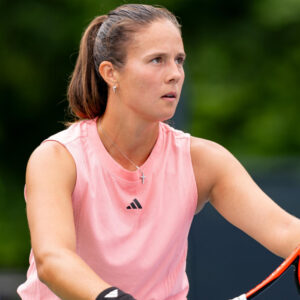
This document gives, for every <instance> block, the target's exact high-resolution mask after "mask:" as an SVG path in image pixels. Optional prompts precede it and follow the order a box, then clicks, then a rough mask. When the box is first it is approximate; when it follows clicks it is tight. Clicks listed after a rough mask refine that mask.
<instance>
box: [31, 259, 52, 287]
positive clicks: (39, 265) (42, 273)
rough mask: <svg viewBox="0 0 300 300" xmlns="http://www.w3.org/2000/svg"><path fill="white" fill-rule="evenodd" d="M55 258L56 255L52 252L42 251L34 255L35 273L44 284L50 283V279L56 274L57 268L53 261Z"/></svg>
mask: <svg viewBox="0 0 300 300" xmlns="http://www.w3.org/2000/svg"><path fill="white" fill-rule="evenodd" d="M56 260H57V255H55V254H54V253H43V254H40V255H38V256H35V263H36V269H37V275H38V278H39V280H40V281H41V282H42V283H44V284H46V285H47V286H49V285H51V279H53V278H54V277H53V276H55V273H56V274H57V269H56V267H55V261H56Z"/></svg>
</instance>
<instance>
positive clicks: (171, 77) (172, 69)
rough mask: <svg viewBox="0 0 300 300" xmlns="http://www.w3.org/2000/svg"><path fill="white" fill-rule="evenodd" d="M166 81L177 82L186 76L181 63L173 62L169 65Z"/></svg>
mask: <svg viewBox="0 0 300 300" xmlns="http://www.w3.org/2000/svg"><path fill="white" fill-rule="evenodd" d="M166 74H167V75H166V82H167V83H169V82H174V83H177V82H178V81H179V80H180V79H182V78H183V77H184V70H183V68H182V66H181V65H178V64H176V63H175V62H171V63H170V64H169V65H168V67H167V72H166Z"/></svg>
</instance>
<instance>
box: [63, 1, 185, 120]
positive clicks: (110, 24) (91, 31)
mask: <svg viewBox="0 0 300 300" xmlns="http://www.w3.org/2000/svg"><path fill="white" fill-rule="evenodd" d="M159 19H167V20H169V21H171V22H172V23H173V24H174V25H175V26H176V27H177V28H178V29H179V30H180V25H179V23H178V21H177V19H176V17H175V16H174V15H173V14H172V13H171V12H170V11H168V10H167V9H166V8H163V7H157V6H151V5H144V4H125V5H121V6H119V7H117V8H116V9H114V10H112V11H110V12H109V13H108V14H107V15H103V16H98V17H96V18H95V19H94V20H92V22H91V23H90V24H89V26H88V27H87V28H86V30H85V32H84V34H83V36H82V38H81V42H80V48H79V54H78V58H77V61H76V65H75V69H74V72H73V74H72V76H71V80H70V84H69V87H68V94H67V96H68V101H69V106H70V109H71V111H72V113H73V114H74V115H75V116H76V117H77V118H79V119H83V118H88V119H92V118H95V117H96V116H101V115H103V113H104V111H105V108H106V103H107V96H108V86H107V84H106V82H105V81H104V79H103V78H102V77H101V75H100V74H99V71H98V68H99V65H100V64H101V62H103V61H110V62H111V63H112V64H113V65H114V66H115V67H116V68H119V69H121V68H122V67H123V66H124V65H125V62H126V49H127V45H128V43H129V42H130V41H131V40H132V36H133V34H134V33H136V32H138V31H139V30H140V29H141V28H143V27H145V26H147V25H150V24H151V23H152V22H153V21H156V20H159ZM137 25H140V26H137Z"/></svg>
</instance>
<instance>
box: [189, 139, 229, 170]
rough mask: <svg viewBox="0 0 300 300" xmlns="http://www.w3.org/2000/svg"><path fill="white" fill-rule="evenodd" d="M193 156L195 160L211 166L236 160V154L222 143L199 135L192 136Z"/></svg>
mask: <svg viewBox="0 0 300 300" xmlns="http://www.w3.org/2000/svg"><path fill="white" fill-rule="evenodd" d="M191 156H192V160H193V162H195V163H197V164H200V165H209V166H211V167H212V166H213V165H215V164H218V165H219V164H220V163H221V164H222V163H226V161H230V160H232V161H234V160H235V158H234V156H233V155H232V154H231V153H230V152H229V151H228V150H227V149H226V148H224V147H223V146H221V145H220V144H218V143H215V142H213V141H210V140H206V139H202V138H198V137H191Z"/></svg>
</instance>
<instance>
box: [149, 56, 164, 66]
mask: <svg viewBox="0 0 300 300" xmlns="http://www.w3.org/2000/svg"><path fill="white" fill-rule="evenodd" d="M151 62H153V63H154V64H159V63H161V62H162V58H161V57H155V58H153V59H152V60H151Z"/></svg>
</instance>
